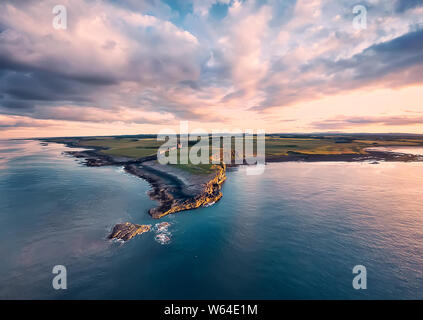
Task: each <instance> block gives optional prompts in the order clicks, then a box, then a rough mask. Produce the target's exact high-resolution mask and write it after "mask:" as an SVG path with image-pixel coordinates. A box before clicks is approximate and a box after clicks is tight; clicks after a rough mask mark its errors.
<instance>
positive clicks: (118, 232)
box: [108, 222, 151, 241]
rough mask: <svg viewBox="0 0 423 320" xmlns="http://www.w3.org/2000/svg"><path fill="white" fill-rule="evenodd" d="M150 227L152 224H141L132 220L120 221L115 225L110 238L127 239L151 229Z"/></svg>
mask: <svg viewBox="0 0 423 320" xmlns="http://www.w3.org/2000/svg"><path fill="white" fill-rule="evenodd" d="M150 229H151V225H140V224H133V223H130V222H125V223H120V224H117V225H115V226H114V228H113V230H112V233H111V234H110V235H109V237H108V238H109V239H120V240H123V241H127V240H130V239H132V238H133V237H135V236H136V235H138V234H142V233H144V232H148V231H150Z"/></svg>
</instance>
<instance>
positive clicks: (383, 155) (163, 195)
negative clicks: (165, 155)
mask: <svg viewBox="0 0 423 320" xmlns="http://www.w3.org/2000/svg"><path fill="white" fill-rule="evenodd" d="M36 140H37V141H40V143H52V142H54V143H60V144H63V145H65V146H66V147H69V148H81V149H86V150H82V151H63V153H64V154H66V155H70V156H72V157H74V158H77V159H82V161H81V162H82V164H83V165H85V166H87V167H102V166H123V168H124V170H125V172H127V173H129V174H132V175H134V176H136V177H139V178H141V179H143V180H145V181H147V182H148V183H149V184H150V186H151V190H149V191H148V196H149V197H150V199H152V200H155V201H157V202H158V206H157V207H153V208H150V209H149V210H148V213H149V215H150V216H151V217H152V218H153V219H160V218H162V217H164V216H166V215H168V214H174V213H177V212H181V211H186V210H192V209H196V208H199V207H205V206H209V205H211V204H214V203H216V202H218V201H219V200H220V199H221V198H222V196H223V194H222V192H221V188H222V184H223V183H224V181H225V180H226V170H227V166H226V165H225V164H224V163H222V164H220V165H215V166H216V167H215V169H216V170H214V172H213V173H211V174H204V175H194V174H190V173H187V172H183V171H182V170H181V169H176V168H172V166H168V165H161V164H158V163H157V161H156V160H157V155H153V156H147V157H143V158H139V159H133V158H126V157H116V156H111V155H105V154H101V153H99V151H101V150H104V149H105V148H102V147H86V148H85V147H81V146H79V145H78V144H77V143H75V142H73V141H54V140H53V139H36ZM293 161H298V162H364V161H374V162H375V163H378V161H387V162H412V161H419V162H421V161H423V156H419V155H413V154H404V153H395V152H388V151H366V153H365V154H329V155H323V154H299V153H292V154H289V155H284V156H279V157H270V158H267V159H266V163H276V162H293ZM230 167H234V166H233V165H229V166H228V168H230ZM149 230H150V229H149V227H148V226H147V225H138V224H133V223H131V222H125V223H120V224H116V225H115V226H114V227H113V228H112V231H111V233H110V235H109V236H108V238H109V239H120V240H123V241H127V240H129V239H132V238H133V237H134V236H136V235H138V234H142V233H144V232H147V231H149Z"/></svg>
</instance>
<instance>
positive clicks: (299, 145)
mask: <svg viewBox="0 0 423 320" xmlns="http://www.w3.org/2000/svg"><path fill="white" fill-rule="evenodd" d="M237 139H239V138H237ZM250 139H251V137H250ZM50 141H55V142H72V144H73V145H75V146H80V147H96V148H98V149H99V151H98V152H99V153H102V154H106V155H112V156H122V157H128V158H131V159H140V158H144V157H147V156H152V155H155V154H157V149H158V148H159V147H160V146H161V145H162V143H163V142H162V141H157V140H156V138H155V137H154V136H151V135H149V136H137V137H89V138H62V139H50ZM232 142H234V138H233V139H232ZM193 144H195V142H193V143H190V144H189V145H190V146H192V145H193ZM254 144H256V143H254ZM375 146H423V136H422V137H420V136H400V135H398V136H394V135H269V136H267V137H266V159H272V158H281V157H284V156H289V155H293V154H305V155H340V154H365V153H366V151H365V148H367V147H375ZM176 166H178V167H179V168H181V169H183V170H186V171H189V172H191V173H193V174H201V173H204V174H207V173H210V172H212V171H213V170H215V167H214V166H212V165H208V164H200V165H194V164H192V163H189V164H178V165H176Z"/></svg>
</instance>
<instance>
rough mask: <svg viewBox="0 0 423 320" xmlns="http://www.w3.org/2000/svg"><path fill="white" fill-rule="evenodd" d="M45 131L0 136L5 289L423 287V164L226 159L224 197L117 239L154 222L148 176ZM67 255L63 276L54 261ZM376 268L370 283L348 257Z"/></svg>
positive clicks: (399, 290)
mask: <svg viewBox="0 0 423 320" xmlns="http://www.w3.org/2000/svg"><path fill="white" fill-rule="evenodd" d="M66 149H67V148H66V147H64V146H62V145H58V144H49V145H47V146H42V145H41V144H40V143H39V142H37V141H0V257H1V260H0V261H1V263H0V298H3V299H9V298H21V299H22V298H31V299H32V298H37V299H110V298H116V299H185V298H186V299H202V298H204V299H226V298H233V299H244V298H254V299H329V298H332V299H369V298H374V299H391V298H399V299H406V298H411V299H416V298H419V299H422V298H423V164H422V163H379V164H370V163H340V162H339V163H301V162H297V163H275V164H270V165H268V166H267V167H266V170H265V172H264V174H263V175H260V176H248V175H246V172H245V169H243V168H239V169H238V170H235V171H232V172H228V179H227V181H226V182H225V184H224V187H223V194H224V196H223V198H222V200H221V201H220V202H218V203H217V204H215V205H213V206H211V207H208V208H202V209H198V210H194V211H188V212H184V213H178V214H176V215H172V216H169V217H166V218H164V219H163V220H161V221H168V222H170V223H171V226H170V227H169V229H168V231H169V237H170V239H171V241H170V242H169V243H167V244H161V243H159V242H157V241H156V240H155V236H156V233H155V232H150V233H147V234H143V235H141V236H138V237H137V238H135V239H133V240H131V241H129V242H127V243H125V244H120V243H117V242H111V241H108V240H106V236H107V235H108V233H109V231H110V229H111V228H112V226H113V225H114V224H115V223H118V222H123V221H131V222H135V223H142V224H153V225H154V224H155V223H157V221H156V220H153V219H151V218H150V217H149V215H148V214H147V210H148V209H149V208H150V207H152V206H154V205H155V203H154V202H153V201H151V200H150V199H149V198H148V196H147V195H146V192H147V190H148V189H149V186H148V184H147V183H146V182H145V181H143V180H141V179H139V178H136V177H134V176H131V175H129V174H126V173H124V172H123V170H122V168H118V167H102V168H88V167H84V166H83V165H81V164H80V163H79V162H78V161H77V160H75V159H74V158H71V157H68V156H65V155H62V152H63V151H64V150H66ZM55 265H64V266H66V268H67V272H68V283H67V284H68V289H67V290H62V291H56V290H54V289H53V287H52V284H51V281H52V279H53V277H54V275H53V274H52V268H53V267H54V266H55ZM355 265H364V266H365V267H366V268H367V278H368V279H367V290H359V291H357V290H354V289H353V287H352V280H353V277H354V275H353V274H352V269H353V267H354V266H355Z"/></svg>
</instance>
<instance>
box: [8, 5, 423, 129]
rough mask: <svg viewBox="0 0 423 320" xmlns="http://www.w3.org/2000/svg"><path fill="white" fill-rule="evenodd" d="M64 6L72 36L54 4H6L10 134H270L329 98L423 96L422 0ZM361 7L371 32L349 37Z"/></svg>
mask: <svg viewBox="0 0 423 320" xmlns="http://www.w3.org/2000/svg"><path fill="white" fill-rule="evenodd" d="M60 3H61V4H63V5H64V6H65V7H66V8H67V13H68V18H67V22H68V28H67V30H55V29H54V28H53V26H52V20H53V17H54V16H53V14H52V9H53V7H54V6H55V5H56V4H57V3H56V2H55V1H52V0H44V1H36V0H26V1H11V0H3V1H1V2H0V114H2V115H3V117H8V118H9V119H10V123H11V124H6V123H5V124H4V125H3V126H2V128H3V132H4V131H5V129H4V128H11V129H10V130H12V129H13V128H17V127H19V126H25V125H28V126H29V125H31V119H32V120H33V121H34V122H32V123H34V124H36V125H42V124H43V123H46V121H68V122H69V121H70V122H75V124H74V126H75V130H76V131H78V126H82V125H83V124H84V123H85V125H88V124H93V125H95V124H107V123H109V124H115V123H119V124H120V125H122V124H131V125H136V124H139V125H147V124H149V125H156V126H157V128H159V127H160V126H163V125H168V124H169V123H176V122H177V121H178V120H191V121H194V122H196V123H198V124H207V123H213V124H215V125H218V124H222V125H228V124H232V123H234V124H235V123H236V121H238V123H237V125H239V124H242V123H245V122H246V121H247V120H248V121H250V123H252V119H259V118H260V117H262V118H261V119H266V122H261V123H260V125H262V126H265V127H267V123H269V127H272V128H274V127H275V126H276V125H277V123H276V122H275V121H277V120H273V122H272V118H273V119H281V114H282V112H284V111H282V110H285V109H289V108H290V107H291V106H295V105H297V104H300V103H305V102H308V101H312V100H315V99H320V98H321V97H324V96H328V95H341V94H345V93H348V92H351V91H354V90H355V91H357V90H370V89H372V90H373V89H378V88H392V89H396V88H401V87H405V86H410V85H423V83H422V82H423V24H422V22H423V1H421V0H410V1H400V0H365V1H363V2H361V3H351V1H347V0H328V1H322V0H297V1H295V0H283V1H282V0H267V1H260V0H245V1H240V0H204V1H203V0H199V1H193V0H144V1H143V0H141V1H135V0H125V1H116V0H109V1H100V0H72V1H70V0H63V1H61V2H60ZM356 4H361V5H364V6H365V7H366V8H367V11H368V12H367V20H368V21H367V29H364V30H356V29H355V28H354V27H353V23H352V21H353V19H354V14H353V7H354V5H356ZM422 100H423V99H422ZM339 107H341V106H339ZM312 112H313V110H310V113H312ZM272 114H274V115H275V116H272ZM14 117H21V118H22V119H25V120H22V121H23V122H22V121H21V120H19V121H18V120H16V119H17V118H14ZM357 117H358V118H360V115H357ZM328 118H330V115H328ZM358 118H357V119H358ZM4 119H5V118H4ZM282 120H283V119H282ZM4 121H5V120H4ZM37 121H38V122H37ZM39 121H41V122H39ZM337 121H338V122H337ZM8 123H9V122H8ZM293 123H294V122H293ZM409 123H411V122H409ZM417 123H420V122H419V121H416V122H414V123H413V124H417ZM309 124H311V126H314V127H316V128H318V127H319V126H320V127H322V128H323V127H324V126H331V125H332V126H333V127H336V126H339V127H342V126H343V125H345V124H351V123H350V122H348V121H346V120H341V121H340V122H339V120H334V121H332V120H331V119H329V120H328V121H327V122H325V121H323V122H320V120H316V119H314V121H313V119H310V121H309ZM377 124H384V125H386V126H389V125H391V124H392V122H389V121H387V122H377ZM116 128H117V127H116Z"/></svg>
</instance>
